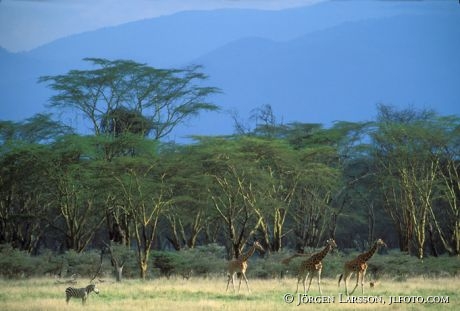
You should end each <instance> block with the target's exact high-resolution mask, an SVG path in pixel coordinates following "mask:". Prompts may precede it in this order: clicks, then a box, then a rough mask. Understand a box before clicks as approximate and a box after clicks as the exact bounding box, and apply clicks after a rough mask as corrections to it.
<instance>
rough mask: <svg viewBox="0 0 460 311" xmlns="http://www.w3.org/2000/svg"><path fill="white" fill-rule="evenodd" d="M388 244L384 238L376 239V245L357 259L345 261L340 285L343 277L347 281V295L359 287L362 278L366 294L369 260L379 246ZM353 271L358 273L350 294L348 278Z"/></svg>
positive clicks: (362, 289) (362, 288)
mask: <svg viewBox="0 0 460 311" xmlns="http://www.w3.org/2000/svg"><path fill="white" fill-rule="evenodd" d="M381 246H385V247H387V245H386V244H385V242H383V240H382V239H378V240H377V241H375V243H374V245H373V246H372V248H371V249H370V250H369V251H367V252H365V253H362V254H360V255H358V257H356V258H355V259H353V260H351V261H348V262H346V263H345V266H344V273H342V274H341V275H340V276H339V286H340V281H341V280H342V278H343V279H344V281H345V293H346V294H347V295H352V294H353V292H354V291H355V289H356V288H357V287H358V284H359V281H360V280H361V293H362V294H363V295H364V276H365V275H366V270H367V267H368V265H367V261H368V260H369V259H370V258H371V257H372V256H373V255H374V254H375V252H376V251H377V250H378V249H379V247H381ZM353 273H356V285H355V287H354V288H353V290H352V291H351V293H350V294H348V280H349V279H350V278H351V276H352V275H353Z"/></svg>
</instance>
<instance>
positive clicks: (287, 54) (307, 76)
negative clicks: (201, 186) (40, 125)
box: [0, 1, 460, 139]
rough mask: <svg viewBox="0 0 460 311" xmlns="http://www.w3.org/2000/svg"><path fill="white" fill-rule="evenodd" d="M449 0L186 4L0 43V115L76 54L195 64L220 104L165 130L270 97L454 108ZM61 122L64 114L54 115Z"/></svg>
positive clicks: (188, 129) (290, 112)
mask: <svg viewBox="0 0 460 311" xmlns="http://www.w3.org/2000/svg"><path fill="white" fill-rule="evenodd" d="M458 55H460V5H459V4H458V2H457V1H404V2H401V1H329V2H322V3H319V4H316V5H312V6H307V7H302V8H295V9H288V10H282V11H263V10H238V9H226V10H216V11H189V12H182V13H177V14H174V15H170V16H163V17H158V18H153V19H148V20H142V21H138V22H132V23H128V24H124V25H119V26H116V27H110V28H104V29H99V30H96V31H92V32H87V33H82V34H78V35H72V36H69V37H66V38H62V39H59V40H56V41H54V42H52V43H49V44H46V45H44V46H41V47H38V48H36V49H33V50H31V51H28V52H22V53H10V52H8V51H7V50H5V49H0V72H1V75H0V91H1V94H2V98H1V99H0V119H3V120H21V119H25V118H28V117H30V116H32V115H33V114H34V113H38V112H43V111H45V109H46V108H45V105H46V103H47V100H48V98H49V97H50V96H51V95H52V94H53V93H52V91H51V90H49V89H47V88H46V86H45V85H43V84H37V79H38V77H39V76H42V75H54V74H64V73H66V72H67V71H68V70H70V69H83V68H85V66H88V64H87V63H85V62H83V61H82V59H83V58H85V57H103V58H108V59H132V60H134V61H137V62H141V63H147V64H149V65H151V66H154V67H160V68H172V67H184V66H187V65H190V64H199V65H202V66H203V71H204V72H205V73H206V74H207V75H209V80H208V81H207V84H208V85H210V86H216V87H219V88H220V89H221V90H222V93H221V94H218V95H215V96H214V97H213V98H212V100H213V102H214V103H215V104H217V105H220V106H221V107H222V112H220V113H216V112H213V113H206V114H203V115H201V116H200V117H199V118H198V119H195V120H191V121H190V122H189V123H188V124H185V125H184V126H182V127H181V128H178V129H177V131H175V132H174V133H173V135H174V136H171V137H170V138H171V139H178V138H180V137H184V136H187V135H195V134H197V135H217V134H231V133H232V131H233V120H232V118H231V117H230V115H229V113H228V111H230V110H232V111H238V112H239V114H240V115H241V116H242V117H243V118H247V117H248V116H249V114H250V111H251V110H252V109H254V108H257V107H260V106H262V105H267V104H269V105H271V106H272V108H273V111H274V113H275V115H276V116H277V119H278V121H279V122H283V123H290V122H305V123H322V124H324V125H330V124H331V123H332V122H334V121H337V120H343V121H366V120H370V119H373V118H374V117H375V114H376V110H375V106H376V104H378V103H385V104H389V105H394V106H397V107H407V106H412V107H415V108H420V109H423V108H427V109H434V110H436V111H437V112H438V113H440V114H442V115H450V114H456V115H460V108H459V107H460V103H459V101H460V58H459V57H458ZM64 121H65V120H64Z"/></svg>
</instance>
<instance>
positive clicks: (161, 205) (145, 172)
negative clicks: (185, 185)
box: [113, 155, 173, 279]
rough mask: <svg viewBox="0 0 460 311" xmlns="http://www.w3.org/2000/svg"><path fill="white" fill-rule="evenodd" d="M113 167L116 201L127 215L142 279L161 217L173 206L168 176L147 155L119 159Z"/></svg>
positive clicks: (157, 163)
mask: <svg viewBox="0 0 460 311" xmlns="http://www.w3.org/2000/svg"><path fill="white" fill-rule="evenodd" d="M114 165H115V167H116V169H117V173H116V174H114V175H113V178H114V180H115V181H116V182H117V185H118V189H119V191H117V194H116V196H117V201H118V202H119V203H118V204H119V206H121V207H122V208H123V209H124V212H125V213H126V214H127V215H129V219H130V225H131V227H132V229H131V231H132V233H131V234H132V236H133V237H134V239H135V241H136V252H137V260H138V265H139V269H140V277H141V278H142V279H145V277H146V276H147V269H148V262H149V258H150V252H151V249H152V247H153V246H154V242H155V241H156V239H157V231H158V230H157V229H158V223H159V219H160V216H161V215H162V214H163V213H164V212H165V210H166V209H167V208H169V206H171V205H172V204H173V199H172V196H171V194H172V192H171V186H170V185H169V183H168V178H169V176H168V175H167V174H166V173H165V170H164V168H163V167H162V165H161V163H160V161H158V159H155V158H154V157H152V156H148V155H145V156H143V157H134V158H130V157H125V158H119V159H117V160H116V161H115V163H114Z"/></svg>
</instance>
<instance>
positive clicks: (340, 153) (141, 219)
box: [0, 58, 460, 277]
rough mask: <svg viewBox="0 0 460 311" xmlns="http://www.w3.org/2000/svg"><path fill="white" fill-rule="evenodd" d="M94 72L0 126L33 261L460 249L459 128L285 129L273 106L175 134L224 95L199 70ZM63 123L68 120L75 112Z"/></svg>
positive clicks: (14, 201) (11, 207)
mask: <svg viewBox="0 0 460 311" xmlns="http://www.w3.org/2000/svg"><path fill="white" fill-rule="evenodd" d="M86 61H88V62H89V63H90V64H91V65H92V66H93V68H92V69H88V70H71V71H69V72H68V73H66V74H64V75H57V76H46V77H41V78H40V79H39V82H40V83H44V84H46V85H47V86H48V87H50V88H52V89H53V90H54V91H55V95H53V97H52V98H50V109H54V110H56V111H58V112H59V113H60V115H66V114H69V115H73V116H75V115H78V116H79V117H80V118H81V119H82V120H85V121H86V122H87V123H86V124H90V127H91V132H90V133H89V134H86V135H83V134H78V132H77V129H76V128H73V127H72V126H70V125H69V124H64V123H62V122H60V121H56V120H54V119H53V118H52V114H51V113H48V114H38V115H35V116H33V117H32V118H30V119H27V120H25V121H23V122H13V121H7V120H4V121H0V143H1V149H0V168H1V173H0V192H1V195H0V243H8V244H10V245H11V246H12V247H14V248H17V249H20V250H26V251H28V252H30V253H31V254H38V253H40V251H41V250H43V249H50V250H53V251H65V250H74V251H76V252H83V251H85V250H86V249H88V248H101V247H108V249H109V250H110V252H111V254H112V258H113V259H114V260H115V261H116V259H117V255H116V254H115V253H116V251H120V247H122V248H123V247H124V248H129V249H134V250H135V251H136V254H137V260H138V265H139V271H140V275H141V277H145V276H146V274H147V270H148V264H149V260H150V259H151V258H150V257H151V252H152V251H153V250H156V249H175V250H178V251H179V250H181V249H184V248H195V247H196V246H198V245H207V244H211V243H218V244H220V245H223V246H225V248H226V250H227V253H228V258H232V257H238V256H240V254H241V253H242V251H243V249H244V247H245V245H246V244H247V243H249V242H251V241H252V240H253V239H258V240H259V241H260V243H261V244H262V245H263V246H264V249H266V250H267V251H268V252H278V251H280V250H281V249H283V248H292V249H295V250H297V251H300V252H302V251H303V250H304V249H305V248H307V247H317V246H318V245H320V244H322V242H323V241H324V240H325V239H327V238H330V237H332V238H335V240H336V241H337V243H338V244H340V245H343V246H344V247H355V246H356V245H355V244H362V246H365V245H367V244H370V243H372V242H373V241H374V240H375V239H376V238H379V237H382V238H384V239H385V240H386V241H390V242H391V243H390V245H393V247H399V249H400V250H401V251H404V252H408V253H410V254H413V255H416V256H418V257H419V258H421V259H422V258H423V257H424V256H425V255H427V254H429V255H434V256H437V255H438V254H439V253H446V252H447V253H449V254H451V255H458V254H459V251H460V213H459V208H460V206H459V199H460V178H459V173H460V170H459V163H460V162H459V159H460V158H459V156H460V144H459V143H460V135H459V134H460V118H459V117H458V116H440V115H438V114H437V113H436V112H434V111H431V110H416V109H413V108H407V109H402V110H398V109H395V108H394V107H391V106H387V105H378V106H377V111H378V113H377V117H376V119H375V120H372V121H368V122H346V121H340V122H335V123H334V125H333V126H331V127H329V128H326V127H324V126H323V125H321V124H310V123H290V124H282V123H279V122H277V120H276V116H275V113H274V112H273V111H272V109H271V107H270V106H269V105H265V106H262V107H260V108H257V109H255V110H253V114H252V118H251V122H252V123H251V124H252V126H248V125H246V124H244V122H243V121H241V120H239V119H238V117H237V116H236V115H234V123H235V124H234V125H235V133H234V134H232V135H229V136H220V137H218V136H202V137H195V138H194V141H193V143H189V144H178V143H176V142H171V141H164V138H165V137H166V136H167V135H168V134H169V133H171V132H173V131H174V129H175V128H176V127H177V126H178V125H180V124H183V122H185V121H186V120H188V119H190V118H193V117H195V116H197V115H199V114H200V113H201V112H204V111H218V110H219V107H218V106H217V105H215V104H213V103H212V102H210V101H209V97H211V95H213V94H215V93H218V92H220V90H219V89H218V88H214V87H209V86H205V83H206V79H207V77H206V75H204V74H203V73H202V72H201V71H200V70H201V68H200V67H199V66H193V67H187V68H183V69H157V68H153V67H150V66H148V65H145V64H139V63H136V62H133V61H126V60H116V61H110V60H106V59H94V58H92V59H86ZM64 119H65V118H64Z"/></svg>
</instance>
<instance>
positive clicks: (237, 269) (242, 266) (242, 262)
mask: <svg viewBox="0 0 460 311" xmlns="http://www.w3.org/2000/svg"><path fill="white" fill-rule="evenodd" d="M256 249H258V250H259V251H262V252H264V251H265V250H264V248H263V247H262V245H260V243H259V242H258V241H254V244H253V245H252V247H251V248H250V249H249V250H248V252H247V253H246V254H243V255H242V256H241V258H237V259H232V260H230V261H229V262H228V267H227V272H228V281H227V289H226V290H225V291H228V285H229V284H230V279H231V280H232V285H233V292H235V274H236V273H240V276H239V279H240V283H239V285H238V292H240V288H241V279H242V278H244V281H245V282H246V287H247V288H248V292H249V293H250V292H251V290H250V289H249V284H248V278H247V277H246V270H247V269H248V262H247V261H248V259H249V258H250V257H251V256H252V255H253V254H254V252H255V251H256Z"/></svg>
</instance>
